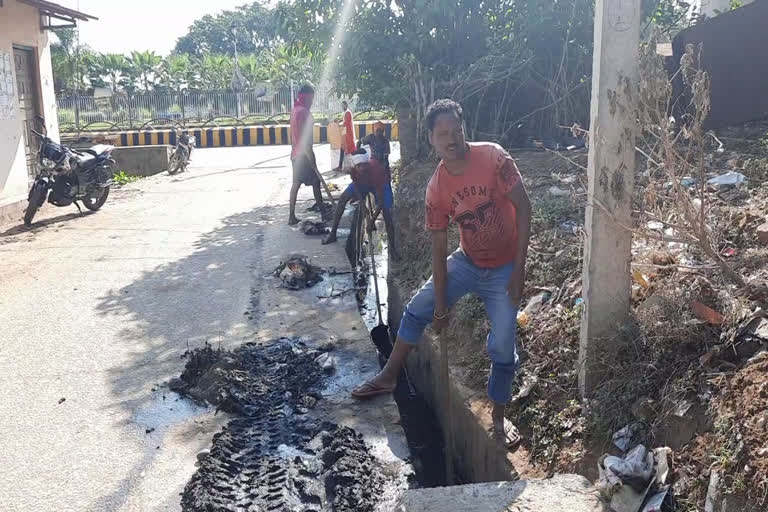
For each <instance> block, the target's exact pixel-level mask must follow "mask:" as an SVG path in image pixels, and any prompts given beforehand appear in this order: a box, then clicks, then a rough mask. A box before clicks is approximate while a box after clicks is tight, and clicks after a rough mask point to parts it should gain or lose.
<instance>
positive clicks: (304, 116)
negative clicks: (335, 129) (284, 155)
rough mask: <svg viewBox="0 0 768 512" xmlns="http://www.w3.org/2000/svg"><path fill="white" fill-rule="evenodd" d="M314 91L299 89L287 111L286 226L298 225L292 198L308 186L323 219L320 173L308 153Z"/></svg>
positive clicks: (312, 157)
mask: <svg viewBox="0 0 768 512" xmlns="http://www.w3.org/2000/svg"><path fill="white" fill-rule="evenodd" d="M314 98H315V89H314V88H313V87H312V86H311V85H309V84H306V85H303V86H301V89H299V94H298V96H297V98H296V102H295V103H294V105H293V110H292V111H291V163H292V165H293V186H291V195H290V200H289V210H290V213H289V216H288V224H289V225H291V226H293V225H295V224H298V223H299V219H298V218H296V198H297V196H298V194H299V188H300V187H301V186H302V185H310V186H311V187H312V191H313V192H314V194H315V203H316V204H317V205H318V207H319V210H320V212H322V215H323V217H325V211H326V210H325V208H324V205H323V194H322V191H321V190H320V172H319V171H318V170H317V161H316V160H315V152H314V150H313V149H312V140H313V134H312V127H313V126H314V124H315V120H314V118H313V117H312V112H311V108H312V102H313V101H314Z"/></svg>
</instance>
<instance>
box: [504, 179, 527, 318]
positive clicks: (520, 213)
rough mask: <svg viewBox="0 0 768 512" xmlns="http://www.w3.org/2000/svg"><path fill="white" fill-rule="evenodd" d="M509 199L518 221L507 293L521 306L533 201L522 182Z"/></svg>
mask: <svg viewBox="0 0 768 512" xmlns="http://www.w3.org/2000/svg"><path fill="white" fill-rule="evenodd" d="M507 197H508V198H509V200H510V201H512V204H513V205H514V206H515V211H516V221H517V247H516V252H515V254H516V257H517V260H516V262H515V269H514V270H513V272H512V277H511V278H510V280H509V285H508V287H507V291H508V293H509V298H510V300H511V301H512V303H513V304H514V305H516V306H519V305H520V301H521V300H522V297H523V288H524V287H525V261H526V259H527V257H528V242H529V241H530V238H531V200H530V199H529V198H528V192H526V190H525V186H524V185H523V182H522V180H521V181H518V182H517V184H516V185H515V186H514V187H513V188H512V190H510V191H509V192H507Z"/></svg>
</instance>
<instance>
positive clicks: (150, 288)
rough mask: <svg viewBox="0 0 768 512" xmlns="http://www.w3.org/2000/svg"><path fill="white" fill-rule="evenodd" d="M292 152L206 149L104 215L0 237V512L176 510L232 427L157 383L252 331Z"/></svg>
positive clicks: (58, 212)
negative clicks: (256, 291) (255, 298)
mask: <svg viewBox="0 0 768 512" xmlns="http://www.w3.org/2000/svg"><path fill="white" fill-rule="evenodd" d="M317 154H318V159H319V163H320V165H321V169H329V168H330V154H329V151H328V149H327V147H320V148H318V149H317ZM288 155H289V149H288V148H287V147H263V148H233V149H207V150H198V151H197V152H196V153H195V156H194V162H193V165H192V167H191V168H190V170H189V172H187V173H184V174H181V175H178V176H174V177H170V176H167V175H165V174H163V175H159V176H155V177H152V178H147V179H145V180H141V181H140V182H137V183H134V184H131V185H129V186H126V187H124V188H122V189H120V190H116V191H115V192H114V195H113V196H112V197H110V199H109V201H108V202H107V204H106V205H105V207H104V209H103V210H102V211H100V212H98V213H96V214H92V215H87V216H82V217H81V216H78V215H77V214H76V212H75V213H74V214H73V212H74V207H73V208H46V209H45V210H44V211H43V212H41V214H40V218H39V221H40V223H39V224H38V227H37V228H35V229H33V230H31V231H25V230H24V229H21V228H19V227H16V226H10V227H3V228H2V229H0V262H1V263H0V390H2V400H0V442H1V446H0V468H2V469H0V510H2V511H17V510H18V511H25V512H28V511H33V510H34V511H36V512H44V511H57V512H63V511H78V512H80V511H105V510H108V511H112V510H120V511H139V510H141V511H143V510H178V508H179V505H178V504H179V496H178V494H179V492H181V490H182V489H183V486H184V484H185V483H186V481H187V480H188V479H189V477H190V475H191V474H192V473H193V472H194V470H195V468H194V459H195V457H194V455H195V454H196V453H197V452H198V451H199V450H200V449H202V448H204V447H207V446H208V445H209V444H210V438H211V436H212V434H213V433H215V432H216V431H217V430H218V429H219V428H220V425H221V422H222V419H221V417H220V416H216V417H215V416H214V415H213V411H211V410H207V409H204V408H197V407H194V406H191V405H189V404H187V403H186V402H184V401H177V400H176V399H175V398H174V397H173V396H171V394H169V393H167V392H166V391H164V390H163V388H159V387H158V384H160V383H162V382H165V381H167V380H168V379H170V378H172V377H176V376H178V374H179V372H180V370H181V367H182V365H183V362H184V360H183V359H181V354H182V353H183V352H184V351H185V350H186V349H187V347H188V346H189V347H195V346H200V345H201V344H202V343H204V342H205V341H211V342H213V343H223V344H227V345H228V344H234V343H239V342H241V341H242V340H244V339H247V338H249V336H253V335H254V334H255V328H256V327H255V324H254V323H253V322H249V321H248V319H247V316H245V315H244V314H243V313H244V312H245V311H246V310H248V309H249V307H250V306H251V304H250V301H251V295H252V294H251V287H252V285H253V279H251V276H253V275H254V274H260V275H263V273H265V272H266V271H267V270H268V269H266V268H265V265H266V264H267V263H266V262H267V261H269V264H270V265H271V264H272V262H271V260H268V259H269V257H270V256H273V253H274V252H275V251H278V250H279V249H277V248H275V247H267V246H266V245H268V244H265V243H263V240H264V234H265V232H267V231H268V230H282V229H284V226H283V224H284V221H285V220H286V218H287V206H286V203H287V197H288V188H289V186H290V176H291V173H290V169H289V160H288ZM310 197H311V190H310V189H307V188H306V187H304V188H302V192H301V195H300V199H309V198H310ZM285 229H287V228H285ZM152 429H154V430H152Z"/></svg>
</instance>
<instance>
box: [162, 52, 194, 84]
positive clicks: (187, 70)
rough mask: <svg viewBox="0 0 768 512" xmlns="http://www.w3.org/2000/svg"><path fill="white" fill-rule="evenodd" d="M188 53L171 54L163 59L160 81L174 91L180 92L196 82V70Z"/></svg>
mask: <svg viewBox="0 0 768 512" xmlns="http://www.w3.org/2000/svg"><path fill="white" fill-rule="evenodd" d="M190 63H191V61H190V58H189V56H188V55H171V56H169V57H167V58H166V59H164V60H163V63H162V65H161V67H160V83H161V84H162V85H163V86H164V87H166V88H168V89H170V90H173V91H176V92H180V91H181V90H182V89H184V88H185V87H189V86H190V84H194V83H195V81H196V80H195V77H194V76H193V74H194V72H193V70H192V67H191V64H190Z"/></svg>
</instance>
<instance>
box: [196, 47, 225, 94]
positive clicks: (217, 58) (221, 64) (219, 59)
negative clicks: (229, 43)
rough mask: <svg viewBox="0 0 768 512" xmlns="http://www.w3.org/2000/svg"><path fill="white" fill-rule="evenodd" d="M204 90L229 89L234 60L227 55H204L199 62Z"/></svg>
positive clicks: (201, 83)
mask: <svg viewBox="0 0 768 512" xmlns="http://www.w3.org/2000/svg"><path fill="white" fill-rule="evenodd" d="M197 63H198V66H199V73H200V86H201V88H203V89H228V88H229V82H230V80H231V79H232V59H231V58H230V57H229V56H227V55H204V56H203V58H202V59H200V60H198V61H197Z"/></svg>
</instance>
